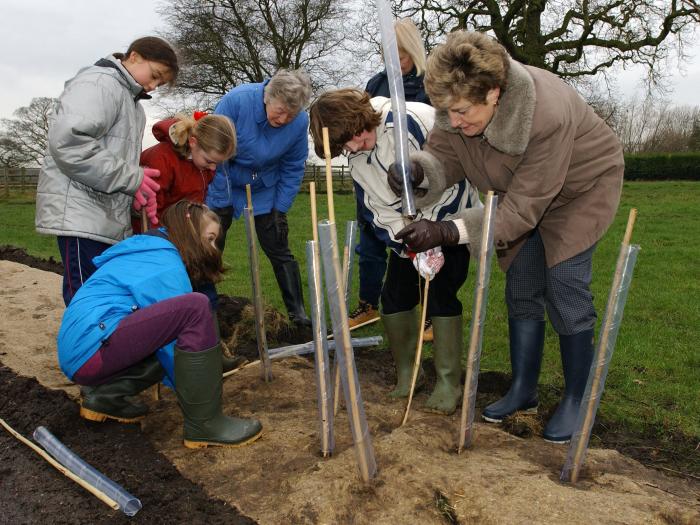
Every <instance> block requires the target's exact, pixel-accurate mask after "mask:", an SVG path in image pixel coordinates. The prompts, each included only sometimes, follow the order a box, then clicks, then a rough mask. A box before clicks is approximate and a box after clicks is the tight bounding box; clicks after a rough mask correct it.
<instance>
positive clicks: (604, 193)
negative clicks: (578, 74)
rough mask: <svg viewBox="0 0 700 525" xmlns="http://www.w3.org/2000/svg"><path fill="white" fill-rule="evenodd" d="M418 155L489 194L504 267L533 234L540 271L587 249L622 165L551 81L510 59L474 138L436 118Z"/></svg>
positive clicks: (608, 141)
mask: <svg viewBox="0 0 700 525" xmlns="http://www.w3.org/2000/svg"><path fill="white" fill-rule="evenodd" d="M436 118H437V120H436V122H435V127H434V128H433V131H432V132H431V134H430V136H429V137H428V143H427V145H426V147H425V148H424V149H425V150H426V151H428V152H430V153H432V154H433V155H435V156H436V157H437V158H438V159H440V161H441V163H442V166H443V167H444V169H445V170H446V183H447V184H454V182H455V181H456V180H461V179H462V178H465V177H466V178H467V179H469V181H470V182H471V183H472V184H473V185H475V186H476V187H477V188H478V189H479V191H481V192H484V193H485V192H487V191H489V190H493V191H495V192H496V193H497V195H498V211H497V213H496V219H495V227H494V243H495V246H496V249H497V253H498V257H499V264H500V265H501V267H502V268H503V269H504V270H506V269H508V267H509V266H510V263H511V262H512V260H513V257H515V255H516V254H517V253H518V250H519V249H520V247H521V246H522V244H523V242H524V240H525V239H526V238H527V234H528V233H529V232H531V231H532V230H533V229H534V228H536V227H538V228H539V231H540V234H541V236H542V242H543V243H544V249H545V254H546V259H547V266H548V267H552V266H554V265H555V264H557V263H560V262H562V261H564V260H566V259H569V258H571V257H573V256H574V255H577V254H579V253H581V252H582V251H584V250H586V249H587V248H589V247H591V246H592V245H593V244H594V243H595V242H597V241H598V240H599V239H600V238H601V237H602V236H603V234H604V233H605V231H606V230H607V228H608V226H609V225H610V223H611V222H612V220H613V218H614V217H615V212H616V210H617V206H618V204H619V201H620V191H621V188H622V177H623V174H624V159H623V156H622V146H621V145H620V142H619V140H618V139H617V137H616V136H615V134H614V133H613V132H612V130H611V129H610V128H609V127H608V126H607V125H606V124H605V122H603V120H602V119H601V118H600V117H598V116H597V115H596V114H595V112H594V111H593V110H592V109H591V108H590V106H588V104H586V102H585V101H584V100H583V99H582V98H581V97H580V96H579V95H578V93H576V91H575V90H574V89H573V88H571V87H570V86H569V85H567V84H566V83H565V82H563V81H562V80H561V79H559V78H558V77H557V76H556V75H554V74H552V73H549V72H547V71H544V70H541V69H537V68H534V67H529V66H523V65H521V64H519V63H517V62H514V61H511V68H510V73H509V77H508V86H507V89H506V90H505V91H503V92H502V93H501V97H500V99H499V103H498V106H497V108H496V112H495V114H494V116H493V118H492V120H491V122H490V123H489V125H488V126H487V128H486V130H485V131H484V133H483V135H482V136H479V137H467V136H465V135H464V134H462V133H461V132H460V130H458V129H455V128H452V127H451V126H450V124H449V119H448V117H447V112H446V111H444V110H443V111H438V113H437V115H436Z"/></svg>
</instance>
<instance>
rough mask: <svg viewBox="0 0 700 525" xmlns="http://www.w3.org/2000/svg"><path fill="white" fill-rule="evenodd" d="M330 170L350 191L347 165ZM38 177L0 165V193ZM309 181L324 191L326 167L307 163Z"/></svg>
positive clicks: (30, 184) (29, 187)
mask: <svg viewBox="0 0 700 525" xmlns="http://www.w3.org/2000/svg"><path fill="white" fill-rule="evenodd" d="M332 171H333V188H334V189H335V190H336V191H351V190H352V181H351V179H350V170H349V169H348V168H347V166H334V167H333V170H332ZM38 178H39V168H1V167H0V195H4V196H5V197H9V196H10V193H34V192H35V191H36V183H37V180H38ZM311 181H314V182H315V183H316V187H317V188H318V190H317V191H325V184H326V167H325V166H316V165H312V164H307V166H306V168H305V169H304V180H303V182H302V191H308V188H309V182H311ZM321 186H322V187H321Z"/></svg>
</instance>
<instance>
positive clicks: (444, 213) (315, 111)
mask: <svg viewBox="0 0 700 525" xmlns="http://www.w3.org/2000/svg"><path fill="white" fill-rule="evenodd" d="M406 112H407V115H406V116H407V119H406V120H407V124H408V141H409V151H410V152H411V153H413V152H417V151H419V150H420V149H421V147H422V145H423V143H424V142H425V140H426V137H427V135H428V132H429V131H430V129H431V128H432V127H433V122H434V110H433V108H432V107H430V106H428V105H426V104H422V103H419V102H408V103H406ZM309 116H310V121H311V122H310V128H311V135H312V136H313V139H314V144H315V149H316V152H317V153H318V154H319V156H323V142H322V138H321V137H322V132H321V130H322V128H323V127H327V128H328V133H329V142H330V151H331V155H332V156H338V155H340V154H341V153H343V154H345V155H347V156H348V164H349V166H350V174H351V176H352V179H353V184H354V187H355V192H356V196H357V199H358V201H359V202H360V203H361V209H362V213H363V215H364V218H365V219H366V220H367V222H368V223H370V224H371V225H372V227H373V228H374V232H375V234H376V235H377V237H378V238H379V239H382V240H383V241H384V242H385V243H386V245H387V246H388V247H389V248H391V251H390V256H389V264H388V268H387V274H386V278H385V281H384V286H383V288H382V294H381V309H382V312H381V317H382V321H383V323H384V328H385V331H386V334H387V337H388V339H389V348H390V349H391V352H392V355H393V357H394V361H395V363H396V372H397V385H396V388H395V389H394V390H393V391H392V392H391V393H390V394H389V395H390V396H391V397H397V398H398V397H406V396H407V395H408V390H409V388H410V383H411V373H412V366H413V357H414V353H415V349H416V343H417V339H418V329H419V325H420V321H419V317H418V303H419V300H420V288H419V287H420V285H421V283H420V277H419V275H418V272H417V271H416V269H415V268H414V266H413V263H412V261H411V258H410V255H412V254H409V253H408V251H407V249H406V246H405V245H404V244H403V243H402V242H401V241H400V240H399V239H397V238H396V234H397V233H398V232H399V231H400V230H401V229H402V228H403V227H404V226H405V225H406V222H405V219H404V218H403V217H402V215H401V199H400V198H399V197H397V196H396V195H395V194H394V193H393V192H392V190H391V189H390V187H389V184H388V182H387V170H388V169H389V166H390V165H391V164H392V163H393V162H394V160H395V154H394V135H393V125H394V119H393V114H392V112H391V102H390V100H389V99H388V98H384V97H375V98H373V99H370V98H369V95H368V94H367V93H365V92H363V91H360V90H357V89H339V90H335V91H329V92H326V93H324V94H322V95H321V96H320V97H319V98H318V99H317V100H316V101H315V102H314V103H313V104H312V105H311V108H310V110H309ZM429 200H430V202H432V204H430V205H428V206H426V207H420V204H421V202H422V200H421V199H417V201H416V206H417V207H418V210H417V211H418V213H417V216H416V220H420V219H421V218H425V219H430V220H433V221H441V220H450V219H452V218H453V217H456V216H458V215H459V214H460V213H461V212H462V211H463V210H464V209H465V208H468V207H471V206H481V203H480V201H479V197H478V193H477V192H476V190H474V189H472V188H471V186H470V185H469V183H468V181H466V180H463V181H461V182H460V183H459V184H455V185H454V186H451V187H450V188H448V189H446V190H445V191H444V192H443V193H442V195H441V196H440V197H439V198H437V199H436V198H435V197H434V196H431V197H430V199H429ZM443 254H444V260H445V263H444V266H443V268H442V270H441V271H440V272H439V273H438V274H437V275H436V276H435V278H434V279H433V282H432V283H431V286H430V291H429V296H428V316H429V317H430V318H431V319H432V321H433V334H434V336H433V337H434V340H433V355H434V360H435V370H436V375H437V382H436V385H435V389H434V391H433V393H432V395H431V396H430V397H429V399H428V400H427V402H426V404H425V407H426V408H427V409H428V410H430V411H434V412H439V413H443V414H451V413H453V412H454V411H455V409H456V407H457V403H458V402H459V398H460V395H461V388H460V386H459V379H460V375H461V355H462V304H461V302H460V301H459V299H458V298H457V291H458V290H459V288H460V287H461V286H462V284H463V283H464V281H465V280H466V278H467V270H468V267H469V252H468V251H467V249H466V247H465V245H460V246H450V247H446V248H444V249H443Z"/></svg>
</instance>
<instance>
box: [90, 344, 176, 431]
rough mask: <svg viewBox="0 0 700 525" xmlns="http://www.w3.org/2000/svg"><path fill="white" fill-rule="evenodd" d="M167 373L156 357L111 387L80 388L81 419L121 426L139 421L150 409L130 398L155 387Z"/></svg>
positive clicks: (128, 371) (145, 360)
mask: <svg viewBox="0 0 700 525" xmlns="http://www.w3.org/2000/svg"><path fill="white" fill-rule="evenodd" d="M164 373H165V372H164V370H163V367H162V365H161V364H160V362H159V361H158V359H157V358H156V356H155V355H151V356H149V357H147V358H146V359H144V360H143V361H141V362H139V363H136V364H135V365H133V366H131V367H129V368H127V369H126V370H125V371H124V372H123V373H122V374H121V375H120V376H119V377H117V378H115V379H113V380H112V381H110V382H109V383H105V384H103V385H99V386H84V387H81V389H80V393H81V401H80V417H82V418H85V419H88V420H90V421H98V422H102V421H105V420H107V419H114V420H115V421H119V422H120V423H136V422H138V421H140V420H141V419H143V417H144V416H145V415H146V414H147V413H148V407H147V406H146V405H145V404H143V403H138V402H136V403H134V402H131V401H130V400H129V399H127V398H129V397H131V396H135V395H137V394H138V393H139V392H142V391H143V390H146V389H147V388H148V387H149V386H151V385H154V384H156V383H157V382H158V381H160V380H161V379H162V378H163V374H164Z"/></svg>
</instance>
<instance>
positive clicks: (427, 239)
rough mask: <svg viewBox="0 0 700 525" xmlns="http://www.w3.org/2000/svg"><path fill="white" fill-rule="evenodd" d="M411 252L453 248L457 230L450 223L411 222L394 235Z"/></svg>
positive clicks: (456, 239) (456, 238) (456, 240)
mask: <svg viewBox="0 0 700 525" xmlns="http://www.w3.org/2000/svg"><path fill="white" fill-rule="evenodd" d="M396 238H397V239H402V240H403V242H404V243H405V244H406V246H408V249H409V250H411V251H413V252H416V253H418V252H424V251H426V250H429V249H430V248H435V247H436V246H454V245H455V244H458V243H459V230H458V229H457V226H455V225H454V223H453V222H452V221H438V222H433V221H428V220H426V219H421V220H419V221H416V222H412V223H411V224H409V225H408V226H406V227H405V228H404V229H402V230H401V231H400V232H398V233H397V234H396Z"/></svg>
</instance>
